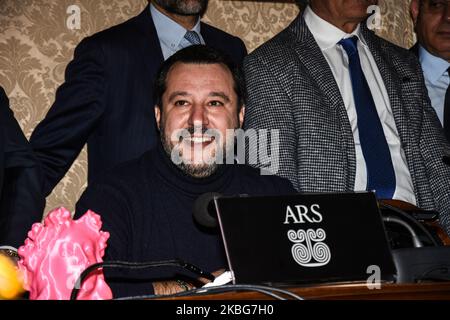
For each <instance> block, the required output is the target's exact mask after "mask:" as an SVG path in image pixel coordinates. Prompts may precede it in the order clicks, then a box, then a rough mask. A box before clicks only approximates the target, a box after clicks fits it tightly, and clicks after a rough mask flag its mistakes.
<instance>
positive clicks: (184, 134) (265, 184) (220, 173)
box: [76, 45, 295, 297]
mask: <svg viewBox="0 0 450 320" xmlns="http://www.w3.org/2000/svg"><path fill="white" fill-rule="evenodd" d="M154 92H155V101H156V107H155V115H156V124H157V126H158V128H159V129H160V135H161V143H160V144H159V145H158V146H157V147H156V148H155V149H154V150H151V151H149V152H147V153H145V154H144V155H143V156H142V157H140V158H138V159H136V160H134V161H131V162H128V163H126V164H123V165H121V166H119V167H116V168H115V169H113V170H110V171H108V172H107V173H106V174H105V175H104V176H103V177H101V178H99V179H98V180H96V181H94V183H92V184H90V185H89V187H88V188H87V190H86V191H85V193H84V194H83V196H82V197H81V199H80V201H79V202H78V204H77V211H76V216H81V215H82V214H84V212H86V210H88V209H91V210H93V211H95V212H96V213H98V214H100V215H101V217H102V221H103V230H105V231H108V232H109V233H110V235H111V237H110V239H109V241H108V247H107V248H106V252H105V261H111V260H122V261H123V260H125V261H135V262H142V261H162V260H171V259H174V258H178V259H182V260H184V261H186V262H189V263H192V264H195V265H197V266H199V267H200V268H201V269H203V270H205V271H208V272H215V271H217V270H220V269H224V268H226V267H227V263H226V257H225V251H224V248H223V244H222V240H221V238H220V235H219V233H218V231H217V230H216V231H211V230H205V228H203V227H201V226H199V225H197V224H196V223H195V222H194V219H193V217H192V209H193V205H194V202H195V200H196V199H197V198H198V197H199V196H201V195H202V194H204V193H207V192H218V193H221V194H223V195H239V194H249V195H280V194H291V193H293V192H295V191H294V190H293V188H292V186H291V184H290V182H289V181H288V180H285V179H282V178H279V177H274V176H261V174H260V171H259V170H258V169H255V168H251V167H249V166H246V165H238V164H230V165H228V164H221V162H222V160H223V153H225V152H226V151H227V149H228V150H229V149H230V148H231V145H232V144H231V142H232V141H233V139H234V134H233V129H235V128H240V127H241V124H242V122H243V120H244V112H245V107H244V103H245V84H244V81H243V77H242V75H241V73H240V70H239V68H237V67H236V66H235V65H234V64H233V63H231V62H229V60H228V59H227V58H226V57H225V56H223V55H222V54H221V53H220V52H219V51H216V50H214V49H211V48H208V47H206V46H201V45H199V46H192V47H189V48H186V49H183V50H181V51H179V52H177V53H176V54H175V55H173V56H172V57H171V58H169V59H168V60H167V61H166V62H165V63H164V64H163V66H162V68H161V70H160V72H159V73H158V76H157V78H156V82H155V89H154ZM174 160H182V161H181V162H178V161H174ZM175 162H176V163H175ZM130 275H131V276H132V281H127V280H126V278H127V277H128V278H130ZM105 276H106V280H107V282H108V284H109V285H110V286H111V288H112V290H113V293H114V296H115V297H120V296H129V295H140V294H150V293H153V292H155V293H158V294H167V293H175V292H179V291H182V290H185V289H187V288H192V287H193V286H196V285H197V284H198V281H197V279H192V278H189V277H192V274H186V273H182V274H181V273H180V272H179V270H178V271H177V270H176V269H174V268H157V269H154V270H148V272H145V273H139V274H137V273H134V272H133V274H124V273H112V272H110V270H105ZM136 278H138V279H136ZM176 280H178V281H176ZM181 280H182V281H184V282H182V285H180V281H181Z"/></svg>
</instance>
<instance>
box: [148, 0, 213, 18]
mask: <svg viewBox="0 0 450 320" xmlns="http://www.w3.org/2000/svg"><path fill="white" fill-rule="evenodd" d="M155 2H156V4H157V5H159V6H160V7H162V8H163V9H165V10H167V11H168V12H171V13H175V14H179V15H182V16H196V15H202V14H203V13H204V12H205V11H206V7H207V6H208V0H155Z"/></svg>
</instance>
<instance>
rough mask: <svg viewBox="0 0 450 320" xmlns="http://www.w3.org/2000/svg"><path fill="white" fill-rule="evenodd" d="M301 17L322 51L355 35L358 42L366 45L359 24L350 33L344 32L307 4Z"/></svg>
mask: <svg viewBox="0 0 450 320" xmlns="http://www.w3.org/2000/svg"><path fill="white" fill-rule="evenodd" d="M303 18H304V19H305V22H306V25H307V26H308V28H309V31H311V33H312V35H313V36H314V39H315V40H316V42H317V44H318V45H319V47H320V49H321V50H322V51H325V50H327V49H330V48H333V47H334V46H335V45H336V44H337V43H338V42H339V41H341V40H342V39H346V38H350V37H353V36H357V37H358V39H359V40H360V42H361V43H362V44H363V45H364V46H367V43H366V41H365V39H364V37H363V36H362V34H361V25H360V24H359V25H358V27H357V28H356V29H355V30H354V31H353V32H352V33H346V32H344V31H342V30H341V29H339V28H338V27H336V26H334V25H332V24H331V23H329V22H328V21H326V20H324V19H322V18H321V17H319V16H318V15H317V14H316V13H315V12H314V11H313V10H312V9H311V7H310V6H307V7H306V9H305V13H304V14H303Z"/></svg>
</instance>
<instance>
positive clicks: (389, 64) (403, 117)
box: [362, 25, 420, 200]
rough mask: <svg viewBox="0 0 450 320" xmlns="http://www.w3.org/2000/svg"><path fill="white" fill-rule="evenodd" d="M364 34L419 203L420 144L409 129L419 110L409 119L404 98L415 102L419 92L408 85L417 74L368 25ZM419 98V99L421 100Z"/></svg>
mask: <svg viewBox="0 0 450 320" xmlns="http://www.w3.org/2000/svg"><path fill="white" fill-rule="evenodd" d="M362 32H363V36H364V39H365V40H366V42H367V45H368V46H369V48H370V52H371V53H372V56H373V58H374V60H375V63H376V64H377V67H378V70H379V71H380V74H381V77H382V78H383V82H384V85H385V87H386V91H387V93H388V96H389V101H390V104H391V109H392V114H393V116H394V122H395V125H396V127H397V132H398V134H399V137H400V142H401V145H402V148H403V150H404V152H405V156H406V160H407V165H408V169H409V171H410V173H411V178H412V182H413V186H414V190H415V191H416V192H415V193H416V198H417V200H420V199H419V195H418V194H417V190H419V189H418V188H417V181H416V176H417V175H416V174H415V171H416V170H415V166H416V163H415V161H414V160H413V159H414V158H415V155H414V150H413V147H412V146H414V144H417V142H416V139H417V134H415V133H414V132H411V129H410V128H412V127H415V123H414V122H415V121H417V115H418V114H417V113H416V110H414V111H413V112H415V114H414V116H409V115H408V112H409V111H408V108H407V107H408V106H407V105H406V104H407V103H408V102H407V101H404V99H403V97H404V96H405V97H409V98H410V99H411V100H413V101H416V99H415V97H414V95H415V94H416V92H412V91H411V90H410V85H409V82H410V81H412V80H413V79H415V77H416V75H414V74H413V73H412V72H413V71H411V70H410V69H409V68H407V67H406V66H405V62H404V61H402V60H400V59H399V57H398V55H396V54H391V52H392V48H391V47H390V46H388V45H387V43H386V42H385V41H383V40H380V39H379V38H378V37H377V36H376V35H375V33H373V32H372V31H370V30H369V29H368V28H367V27H366V26H365V25H362ZM417 99H420V97H419V98H417ZM417 101H418V100H417ZM417 103H418V102H417ZM419 118H420V116H419ZM419 121H420V120H419Z"/></svg>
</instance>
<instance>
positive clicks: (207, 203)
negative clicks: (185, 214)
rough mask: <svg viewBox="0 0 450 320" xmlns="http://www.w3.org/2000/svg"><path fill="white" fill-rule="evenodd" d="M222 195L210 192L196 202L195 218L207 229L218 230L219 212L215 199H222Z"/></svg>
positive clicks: (194, 208)
mask: <svg viewBox="0 0 450 320" xmlns="http://www.w3.org/2000/svg"><path fill="white" fill-rule="evenodd" d="M221 196H222V194H220V193H218V192H208V193H204V194H202V195H201V196H200V197H198V198H197V200H195V202H194V207H193V216H194V220H195V221H196V222H197V223H198V224H199V225H201V226H202V227H206V228H217V226H218V220H217V212H216V208H215V204H214V199H217V198H220V197H221Z"/></svg>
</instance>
